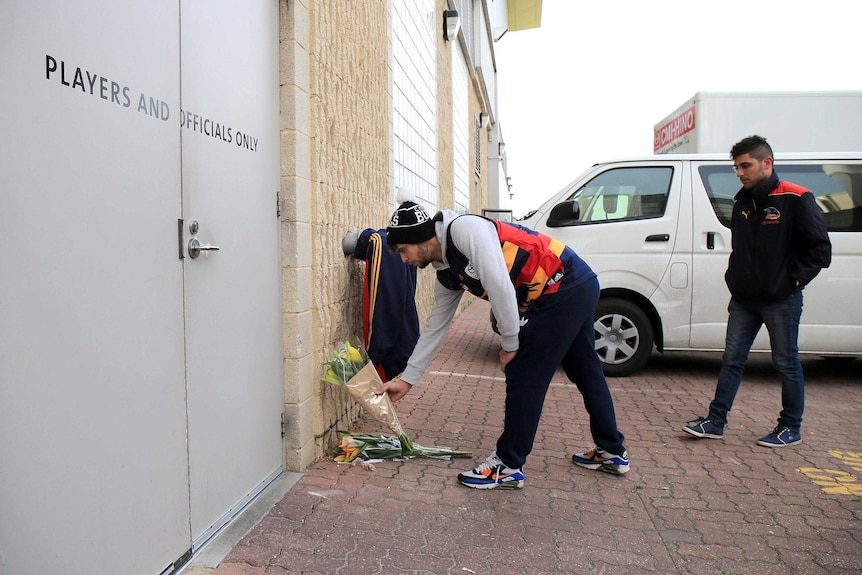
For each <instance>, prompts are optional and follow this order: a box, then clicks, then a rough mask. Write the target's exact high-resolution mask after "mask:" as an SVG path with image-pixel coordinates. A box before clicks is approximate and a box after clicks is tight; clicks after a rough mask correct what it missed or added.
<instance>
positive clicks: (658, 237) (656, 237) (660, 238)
mask: <svg viewBox="0 0 862 575" xmlns="http://www.w3.org/2000/svg"><path fill="white" fill-rule="evenodd" d="M668 240H670V234H653V235H651V236H647V237H646V241H648V242H666V241H668Z"/></svg>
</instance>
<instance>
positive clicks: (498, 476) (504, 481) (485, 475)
mask: <svg viewBox="0 0 862 575" xmlns="http://www.w3.org/2000/svg"><path fill="white" fill-rule="evenodd" d="M458 481H459V482H460V483H461V485H464V486H465V487H472V488H473V489H523V488H524V474H523V473H522V472H521V470H520V469H512V468H511V467H506V464H505V463H503V462H502V461H500V458H499V457H497V452H496V451H495V452H493V453H492V454H491V455H489V456H488V459H486V460H485V463H483V464H482V465H480V466H479V467H477V468H475V469H472V470H470V471H462V472H461V473H459V474H458Z"/></svg>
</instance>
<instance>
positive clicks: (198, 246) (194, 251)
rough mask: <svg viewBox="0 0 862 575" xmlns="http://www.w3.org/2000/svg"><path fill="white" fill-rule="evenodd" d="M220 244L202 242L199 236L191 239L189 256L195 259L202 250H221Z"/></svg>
mask: <svg viewBox="0 0 862 575" xmlns="http://www.w3.org/2000/svg"><path fill="white" fill-rule="evenodd" d="M219 249H220V248H219V247H218V246H211V245H209V244H202V243H200V242H199V241H198V239H197V238H192V239H190V240H189V257H190V258H192V259H195V258H196V257H198V256H199V255H201V252H217V251H219Z"/></svg>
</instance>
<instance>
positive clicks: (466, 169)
mask: <svg viewBox="0 0 862 575" xmlns="http://www.w3.org/2000/svg"><path fill="white" fill-rule="evenodd" d="M451 44H452V148H453V150H452V151H453V154H452V156H453V166H452V168H453V169H452V173H453V184H454V192H455V211H456V212H458V213H459V214H465V213H467V212H469V211H470V110H469V104H468V101H469V94H468V91H467V89H468V82H469V78H468V75H467V63H466V62H465V61H464V54H463V52H462V50H461V44H460V43H459V42H452V43H451Z"/></svg>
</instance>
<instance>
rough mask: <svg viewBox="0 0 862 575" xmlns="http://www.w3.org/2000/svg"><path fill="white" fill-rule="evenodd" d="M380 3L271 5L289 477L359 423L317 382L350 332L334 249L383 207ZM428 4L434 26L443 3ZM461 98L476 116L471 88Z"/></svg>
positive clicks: (385, 161) (445, 76)
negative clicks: (277, 93) (275, 39)
mask: <svg viewBox="0 0 862 575" xmlns="http://www.w3.org/2000/svg"><path fill="white" fill-rule="evenodd" d="M389 1H390V0H351V1H350V2H341V1H331V0H281V3H280V26H281V46H280V63H279V64H280V67H281V105H282V110H281V145H282V152H281V156H282V158H281V160H282V161H281V176H282V179H281V190H280V201H281V219H282V229H281V233H282V252H283V257H282V267H283V270H282V277H283V290H284V310H283V311H284V332H283V333H284V357H285V362H284V367H285V378H284V379H285V453H286V466H287V469H289V470H292V471H302V470H304V469H305V468H306V467H307V466H308V465H310V464H311V463H313V462H314V461H315V460H316V459H318V458H319V457H321V456H324V455H327V454H328V452H329V449H330V448H331V447H332V446H333V445H334V443H335V441H337V435H338V433H339V432H342V431H347V430H349V429H350V428H351V425H352V424H353V422H355V420H356V419H357V418H358V417H359V416H360V414H361V413H360V408H359V407H358V406H357V405H356V404H355V403H354V402H353V401H352V400H350V399H349V398H348V397H347V395H346V393H345V392H344V391H343V390H342V389H339V388H334V387H332V386H329V385H326V384H323V383H321V382H320V381H319V376H320V373H321V364H322V362H323V361H324V359H325V358H326V357H327V355H328V354H329V353H331V350H333V349H334V348H336V347H337V346H338V344H339V342H341V341H344V340H345V339H347V338H361V334H362V323H361V322H362V320H361V314H362V300H361V285H362V278H363V274H364V262H360V261H355V260H353V259H352V258H350V257H346V256H345V255H344V253H343V251H342V248H341V241H342V239H343V237H344V236H345V235H346V234H347V233H348V232H351V231H361V230H363V229H366V228H374V229H377V228H382V227H385V226H386V223H387V221H388V218H389V215H390V214H391V212H392V210H393V208H394V193H395V183H394V182H393V178H392V173H391V172H392V165H393V159H392V153H393V152H392V126H391V121H392V120H391V109H392V105H391V98H392V95H391V93H390V92H391V89H390V86H391V81H390V57H391V56H390V54H391V47H390V45H389V43H390V37H389V32H388V31H389V28H390V26H389V22H388V19H389V18H390V14H389ZM399 1H400V0H399ZM437 7H438V10H437V12H438V14H441V17H442V12H443V10H444V8H445V7H446V1H445V0H437ZM438 36H439V37H438V45H437V62H438V64H437V73H438V75H439V78H438V110H439V111H440V113H439V115H438V135H439V138H440V139H439V150H440V158H439V164H440V165H439V167H438V169H439V182H440V206H441V207H442V208H451V207H452V205H453V193H452V154H451V147H452V146H451V144H452V142H451V138H452V114H451V73H450V68H449V67H450V66H451V50H450V47H449V46H448V44H446V43H445V42H444V41H443V38H442V33H441V34H439V35H438ZM471 94H472V96H471V111H472V109H474V108H475V114H478V113H479V100H478V98H477V97H476V96H475V88H474V87H473V86H472V85H471ZM483 155H484V153H483ZM473 193H474V194H475V195H476V196H477V197H474V198H473V199H472V200H471V202H472V203H473V204H474V207H475V211H481V208H482V206H484V205H486V198H487V184H485V183H484V182H483V181H482V180H476V181H475V182H474V190H473ZM433 282H434V275H433V272H432V271H431V270H430V269H427V270H420V272H419V286H418V289H417V305H418V307H419V312H420V321H421V323H422V324H424V321H425V319H426V318H427V316H428V313H429V312H430V307H431V303H432V293H433Z"/></svg>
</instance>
